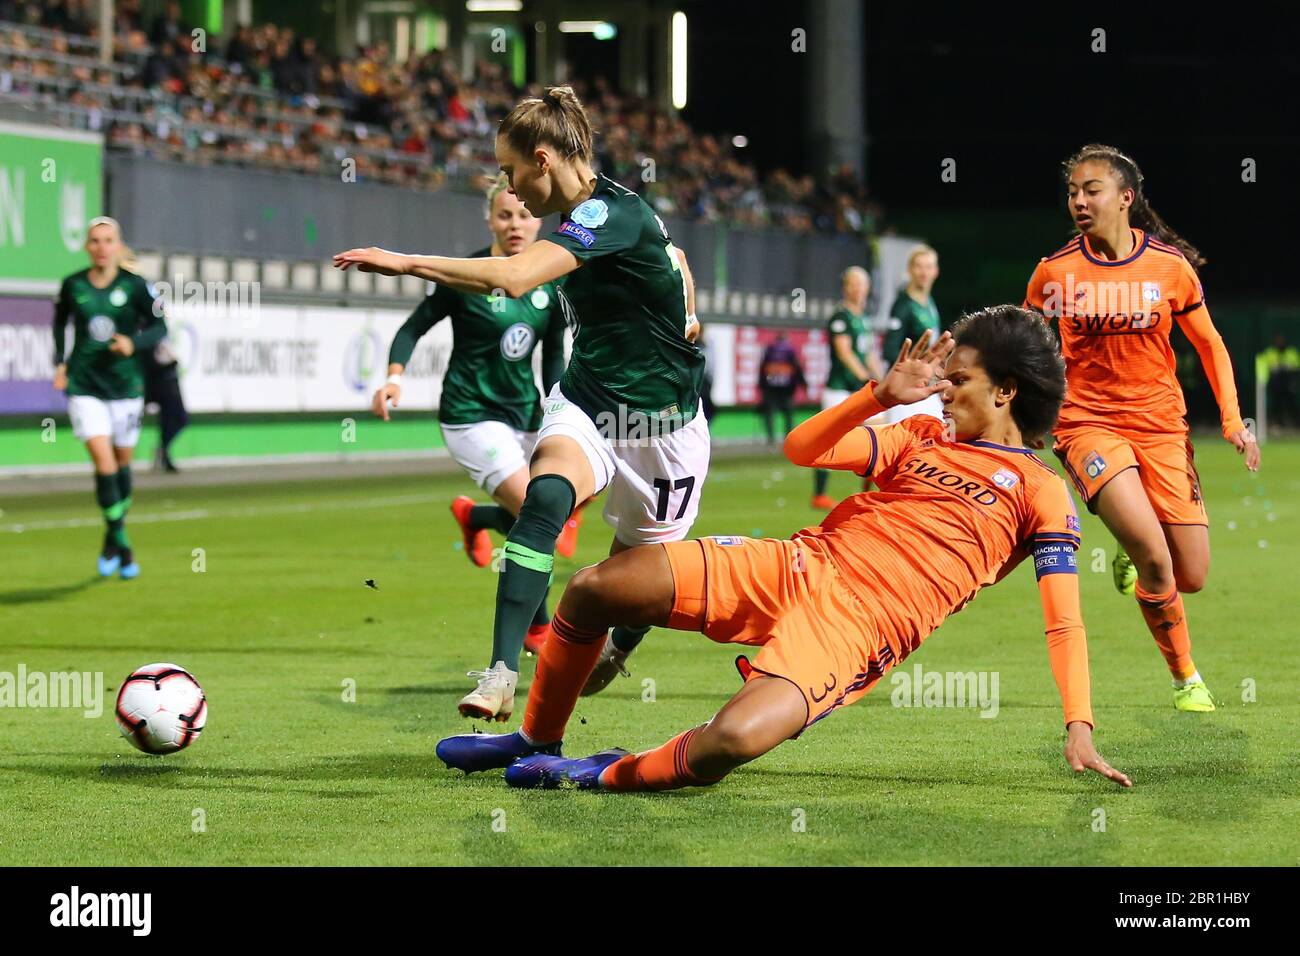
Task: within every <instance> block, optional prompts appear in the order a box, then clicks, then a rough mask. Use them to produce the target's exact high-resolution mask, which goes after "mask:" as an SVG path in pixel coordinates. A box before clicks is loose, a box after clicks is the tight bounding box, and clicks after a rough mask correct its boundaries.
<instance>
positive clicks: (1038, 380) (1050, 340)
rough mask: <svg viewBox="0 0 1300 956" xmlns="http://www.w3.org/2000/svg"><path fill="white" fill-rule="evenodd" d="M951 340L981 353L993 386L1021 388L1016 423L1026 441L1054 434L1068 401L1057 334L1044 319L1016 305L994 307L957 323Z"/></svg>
mask: <svg viewBox="0 0 1300 956" xmlns="http://www.w3.org/2000/svg"><path fill="white" fill-rule="evenodd" d="M952 337H953V339H954V341H955V342H956V344H957V345H958V346H961V345H969V346H970V347H971V348H973V349H974V350H975V351H977V352H978V353H979V356H980V357H979V364H980V366H981V367H982V368H983V369H984V371H985V373H986V374H987V375H988V377H989V380H990V381H992V382H994V383H995V384H999V385H1000V384H1003V383H1005V382H1008V381H1014V382H1015V383H1016V397H1015V398H1013V399H1012V400H1011V417H1012V419H1014V420H1015V423H1016V426H1017V427H1018V428H1019V429H1020V434H1021V435H1022V436H1023V437H1024V438H1025V439H1026V440H1033V439H1037V438H1042V437H1043V436H1044V435H1046V434H1047V433H1048V432H1050V431H1051V430H1052V426H1053V425H1055V424H1056V416H1057V415H1059V414H1060V412H1061V403H1062V402H1063V401H1064V400H1065V360H1064V359H1063V358H1061V347H1060V343H1059V342H1058V341H1057V338H1056V333H1055V332H1053V331H1052V328H1051V326H1049V325H1048V324H1047V323H1046V322H1045V321H1044V320H1043V317H1042V316H1041V315H1039V314H1038V313H1037V312H1034V311H1032V310H1030V309H1022V308H1020V307H1019V306H1015V305H991V306H989V307H988V308H986V309H980V310H979V311H978V312H968V313H966V314H965V315H963V316H962V317H961V318H960V319H958V320H957V323H956V324H955V325H954V326H953V327H952Z"/></svg>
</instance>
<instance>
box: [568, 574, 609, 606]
mask: <svg viewBox="0 0 1300 956" xmlns="http://www.w3.org/2000/svg"><path fill="white" fill-rule="evenodd" d="M600 589H601V575H600V565H598V564H593V565H591V566H590V567H586V568H582V569H581V570H580V571H578V572H577V573H576V574H574V576H573V577H571V578H569V583H568V585H567V586H566V587H565V589H564V597H565V600H566V601H567V600H573V601H576V602H578V603H580V604H581V605H582V606H583V607H589V606H591V605H593V604H596V603H598V602H599V601H600V598H601V590H600Z"/></svg>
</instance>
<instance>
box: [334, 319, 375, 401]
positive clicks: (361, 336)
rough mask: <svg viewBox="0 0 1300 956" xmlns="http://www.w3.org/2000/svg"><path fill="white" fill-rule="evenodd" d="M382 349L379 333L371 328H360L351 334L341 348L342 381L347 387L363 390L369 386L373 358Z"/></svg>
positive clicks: (358, 390)
mask: <svg viewBox="0 0 1300 956" xmlns="http://www.w3.org/2000/svg"><path fill="white" fill-rule="evenodd" d="M382 349H383V343H382V342H380V341H379V333H378V332H376V331H374V330H373V329H362V330H361V331H360V332H358V333H357V334H356V335H354V336H352V338H351V340H350V341H349V342H348V345H347V348H345V349H344V350H343V381H344V382H346V383H347V385H348V388H350V389H352V390H353V391H354V392H364V391H365V390H366V389H367V388H369V387H370V375H371V373H372V372H373V371H374V368H375V359H376V356H378V355H379V354H380V352H381V350H382Z"/></svg>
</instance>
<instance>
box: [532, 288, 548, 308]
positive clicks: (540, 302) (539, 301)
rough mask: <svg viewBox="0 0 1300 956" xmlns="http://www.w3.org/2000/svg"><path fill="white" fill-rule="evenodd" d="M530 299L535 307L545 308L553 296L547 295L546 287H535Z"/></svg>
mask: <svg viewBox="0 0 1300 956" xmlns="http://www.w3.org/2000/svg"><path fill="white" fill-rule="evenodd" d="M528 301H529V302H531V303H532V304H533V308H534V309H544V308H546V307H547V306H548V305H550V304H551V297H550V296H549V295H547V293H546V290H545V289H534V290H533V294H532V295H530V296H529V297H528Z"/></svg>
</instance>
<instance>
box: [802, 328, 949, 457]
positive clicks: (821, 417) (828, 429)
mask: <svg viewBox="0 0 1300 956" xmlns="http://www.w3.org/2000/svg"><path fill="white" fill-rule="evenodd" d="M930 340H931V335H930V332H929V331H928V330H927V331H926V333H925V334H924V335H922V336H921V340H920V341H919V342H917V343H916V345H915V346H913V344H912V340H911V339H906V340H904V342H903V348H902V349H901V350H900V351H899V354H898V359H897V361H895V362H894V365H893V367H891V368H890V370H889V374H888V375H886V376H885V379H884V381H882V382H880V383H879V384H877V383H875V382H868V383H867V384H866V385H864V386H863V387H862V388H860V389H858V390H857V391H856V392H854V393H853V394H852V395H850V396H849V397H848V398H847V399H845V400H844V401H843V402H840V404H838V405H836V406H835V407H834V408H827V409H824V410H823V411H821V412H819V413H818V414H816V415H814V416H813V417H812V418H810V419H808V420H807V421H806V422H803V423H802V424H800V425H798V426H797V427H796V428H795V429H794V431H792V432H790V434H789V435H787V436H786V439H785V456H786V457H787V458H788V459H790V461H792V462H793V463H794V464H796V465H802V466H804V467H806V468H833V469H840V470H845V471H854V472H857V473H858V474H860V475H871V474H874V473H875V472H876V471H877V470H878V469H880V468H883V467H887V466H888V465H889V463H890V462H892V461H893V460H894V458H896V457H897V456H898V454H899V453H900V452H901V451H902V449H903V448H904V447H906V445H907V444H908V442H909V441H911V440H912V433H911V432H909V431H907V430H906V429H900V428H898V427H897V426H892V425H891V426H886V427H884V428H879V429H877V428H865V427H864V428H859V427H858V426H859V425H861V424H862V423H863V422H864V421H866V420H867V419H868V418H871V417H873V416H874V415H878V414H880V413H881V412H882V411H884V410H885V409H886V408H891V407H893V406H894V405H906V404H909V403H911V402H919V401H920V400H921V399H923V398H926V397H928V396H930V395H933V394H934V393H936V392H939V391H942V390H943V389H945V388H947V387H948V385H949V383H948V381H947V380H940V381H939V382H937V383H935V384H933V385H932V384H930V383H931V382H933V381H934V379H935V378H936V377H937V376H938V375H939V373H940V372H941V370H942V369H943V366H944V363H945V362H947V360H948V356H949V354H951V352H952V349H953V343H952V336H951V335H949V334H948V333H947V332H945V333H943V335H942V336H940V337H939V340H938V341H937V342H935V343H934V345H931V344H930Z"/></svg>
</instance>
